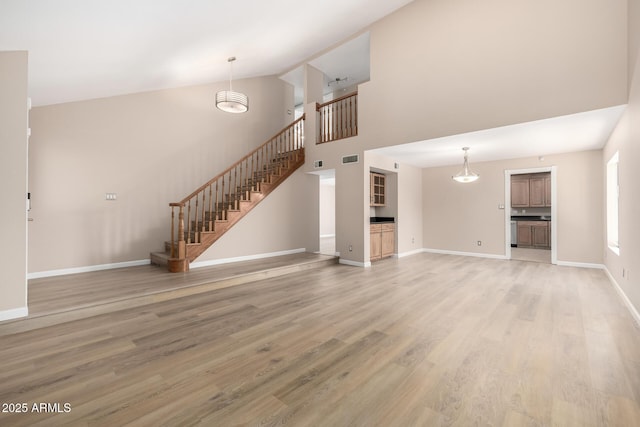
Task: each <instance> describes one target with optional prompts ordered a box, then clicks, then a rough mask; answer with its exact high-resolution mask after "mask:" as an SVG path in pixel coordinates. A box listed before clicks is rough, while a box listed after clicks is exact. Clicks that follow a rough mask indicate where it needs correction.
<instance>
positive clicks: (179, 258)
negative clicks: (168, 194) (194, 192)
mask: <svg viewBox="0 0 640 427" xmlns="http://www.w3.org/2000/svg"><path fill="white" fill-rule="evenodd" d="M170 206H171V257H170V258H169V260H168V267H169V271H170V272H172V273H181V272H185V271H189V260H188V259H187V244H186V242H185V240H184V203H171V204H170ZM176 207H177V208H179V210H178V233H177V237H178V238H177V239H176V214H175V208H176Z"/></svg>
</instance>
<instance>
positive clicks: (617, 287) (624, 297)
mask: <svg viewBox="0 0 640 427" xmlns="http://www.w3.org/2000/svg"><path fill="white" fill-rule="evenodd" d="M603 269H604V272H605V273H606V274H607V276H608V277H609V280H610V281H611V284H612V285H613V288H614V289H615V290H616V292H618V295H619V296H620V299H622V302H624V305H625V306H627V310H629V313H630V314H631V317H633V320H635V321H636V324H637V325H638V326H640V313H638V310H637V309H636V308H635V307H634V306H633V303H632V302H631V300H630V299H629V297H627V294H625V293H624V291H623V290H622V288H621V287H620V285H619V284H618V282H617V281H616V279H614V278H613V275H612V274H611V272H610V271H609V269H608V268H607V267H606V266H603Z"/></svg>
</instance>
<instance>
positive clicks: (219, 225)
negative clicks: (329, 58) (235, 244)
mask: <svg viewBox="0 0 640 427" xmlns="http://www.w3.org/2000/svg"><path fill="white" fill-rule="evenodd" d="M303 136H304V116H302V117H301V118H299V119H298V120H296V121H295V122H293V123H292V124H290V125H289V126H287V127H286V128H284V129H283V130H282V131H280V132H279V133H278V134H277V135H275V136H274V137H272V138H270V139H269V140H268V141H267V142H265V143H264V144H262V145H261V146H259V147H258V148H256V149H255V150H253V151H252V152H251V153H249V154H247V155H246V156H245V157H243V158H242V159H240V160H239V161H237V162H236V163H235V164H234V165H233V166H231V167H230V168H228V169H227V170H225V171H224V172H222V173H220V174H219V175H218V176H216V177H215V178H213V179H211V180H210V181H208V182H207V183H205V184H204V185H202V186H201V187H200V188H198V189H197V190H196V191H194V192H193V193H191V194H190V195H189V196H187V197H185V198H184V199H182V200H181V201H180V202H176V203H170V204H169V206H170V207H171V240H170V241H168V242H165V252H152V253H151V263H153V264H158V265H167V266H168V268H169V271H170V272H173V273H177V272H184V271H188V270H189V263H191V262H193V261H194V260H195V259H196V258H197V257H198V256H200V255H201V254H202V253H203V252H204V251H205V250H207V248H209V247H210V246H211V245H212V244H214V243H215V242H216V241H217V240H218V239H219V238H220V237H221V236H222V235H223V234H224V233H226V232H227V230H229V229H230V228H231V227H233V225H234V224H235V223H237V222H238V221H240V219H241V218H242V217H244V216H245V215H246V214H247V213H248V212H249V211H251V209H253V208H254V207H255V206H256V205H257V204H258V203H260V201H262V200H263V199H264V198H265V197H266V196H267V195H268V194H269V193H270V192H272V191H273V190H274V189H275V188H276V187H277V186H278V185H280V184H281V183H282V182H283V181H284V180H285V179H286V178H287V177H288V176H289V175H291V174H292V173H293V172H295V171H296V169H298V168H299V167H300V166H302V165H303V164H304V144H303V140H304V138H303Z"/></svg>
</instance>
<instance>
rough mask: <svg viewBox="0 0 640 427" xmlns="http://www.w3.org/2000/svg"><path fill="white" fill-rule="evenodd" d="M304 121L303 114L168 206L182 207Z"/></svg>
mask: <svg viewBox="0 0 640 427" xmlns="http://www.w3.org/2000/svg"><path fill="white" fill-rule="evenodd" d="M304 119H305V115H304V114H303V115H302V117H300V118H299V119H298V120H296V121H294V122H293V123H291V124H290V125H289V126H287V127H285V128H284V129H282V130H281V131H280V132H278V133H276V134H275V135H273V136H272V137H271V138H269V139H268V140H267V142H265V143H264V144H261V145H260V146H259V147H257V148H256V149H254V150H253V151H251V152H250V153H249V154H247V155H246V156H244V157H243V158H241V159H240V160H238V161H237V162H235V163H234V164H233V165H231V166H230V167H229V168H227V169H225V170H224V171H223V172H220V173H219V174H218V175H216V176H215V177H213V178H212V179H210V180H209V181H207V182H206V183H205V184H203V185H201V186H200V187H198V189H197V190H195V191H194V192H193V193H191V194H189V195H188V196H187V197H185V198H184V199H182V200H181V201H179V202H173V203H169V206H184V205H185V204H186V203H187V202H188V201H189V200H191V199H192V198H194V197H195V196H196V195H198V194H199V193H200V192H201V191H203V190H204V189H205V188H207V187H208V186H209V185H211V184H213V183H214V182H216V181H217V180H219V179H220V178H222V177H223V176H224V175H226V174H227V173H229V172H231V171H232V170H233V169H234V168H236V167H237V166H238V165H239V164H240V163H242V162H244V161H245V160H247V159H248V158H249V157H251V156H253V155H254V154H255V153H256V152H258V151H260V150H262V149H263V148H264V147H266V146H267V145H268V144H269V143H270V142H271V141H273V140H274V139H275V138H277V137H278V136H280V135H281V134H283V133H285V132H286V131H287V130H289V129H290V128H292V127H294V126H295V125H296V124H298V123H299V122H300V121H302V120H304Z"/></svg>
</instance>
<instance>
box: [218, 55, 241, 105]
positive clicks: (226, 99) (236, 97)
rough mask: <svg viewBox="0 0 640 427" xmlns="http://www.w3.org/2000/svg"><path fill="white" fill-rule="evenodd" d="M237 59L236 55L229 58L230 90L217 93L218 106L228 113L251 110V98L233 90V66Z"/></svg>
mask: <svg viewBox="0 0 640 427" xmlns="http://www.w3.org/2000/svg"><path fill="white" fill-rule="evenodd" d="M235 60H236V57H235V56H232V57H230V58H229V59H228V60H227V61H228V62H229V90H221V91H220V92H218V93H216V107H217V108H218V109H220V110H222V111H226V112H227V113H246V112H247V111H249V98H248V97H247V95H245V94H244V93H241V92H234V91H233V86H232V81H233V73H232V66H233V61H235Z"/></svg>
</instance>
